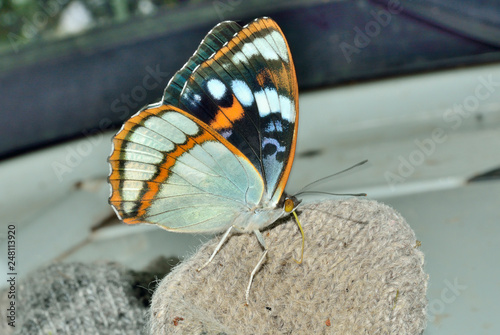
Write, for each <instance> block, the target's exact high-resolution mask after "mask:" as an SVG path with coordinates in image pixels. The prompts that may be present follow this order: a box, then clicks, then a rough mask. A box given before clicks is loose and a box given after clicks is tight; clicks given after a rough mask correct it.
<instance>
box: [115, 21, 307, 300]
mask: <svg viewBox="0 0 500 335" xmlns="http://www.w3.org/2000/svg"><path fill="white" fill-rule="evenodd" d="M297 127H298V87H297V79H296V74H295V68H294V65H293V61H292V56H291V53H290V49H289V46H288V43H287V41H286V39H285V36H284V35H283V32H282V31H281V29H280V28H279V26H278V25H277V24H276V22H274V21H273V20H272V19H270V18H267V17H263V18H259V19H256V20H254V21H253V22H251V23H249V24H247V25H245V26H243V27H242V26H240V25H239V24H237V23H236V22H233V21H225V22H222V23H220V24H218V25H217V26H215V27H214V28H213V29H212V30H211V31H210V32H209V33H208V34H207V36H206V37H205V38H204V39H203V41H202V42H201V44H200V46H199V47H198V49H197V50H196V52H195V53H194V54H193V56H192V57H191V58H190V59H189V60H188V62H187V63H186V64H185V65H184V66H183V67H182V68H181V69H180V70H179V71H178V72H177V73H176V74H175V75H174V76H173V77H172V79H171V80H170V82H169V83H168V85H167V87H166V89H165V92H164V95H163V99H162V101H160V102H158V103H156V104H152V105H149V106H147V107H145V108H143V109H142V110H140V111H139V112H138V113H137V114H135V115H133V116H132V117H131V118H130V119H129V120H128V121H126V122H125V124H124V125H123V126H122V127H121V129H120V130H119V131H118V133H117V134H116V135H115V137H114V139H113V142H112V143H113V148H112V152H111V155H110V157H109V159H108V161H109V164H110V170H111V172H110V175H109V178H108V181H109V184H110V186H111V195H110V198H109V203H110V204H111V206H112V207H113V209H114V210H115V212H116V214H117V216H118V218H119V219H120V220H122V221H124V222H125V223H127V224H137V223H150V224H155V225H157V226H159V227H161V228H164V229H166V230H169V231H174V232H180V233H221V232H224V231H225V234H224V235H223V237H222V239H221V241H220V243H219V245H218V246H217V247H216V250H215V251H214V253H213V254H212V255H211V257H210V258H209V260H208V261H207V262H206V263H205V264H204V265H203V266H202V268H203V267H204V266H206V265H207V264H209V263H210V262H211V260H212V259H213V258H214V256H215V254H216V253H217V252H218V251H219V250H220V248H221V247H222V245H223V244H224V242H225V240H226V239H227V238H228V236H230V233H231V232H233V231H236V232H240V233H254V234H255V236H256V237H257V240H258V241H259V243H260V244H261V246H262V247H263V249H264V252H263V254H262V256H261V258H260V260H259V262H258V264H257V266H256V267H255V268H254V270H253V271H252V273H251V276H250V281H249V284H248V287H247V291H246V300H247V303H248V295H249V291H250V286H251V283H252V279H253V276H254V275H255V273H256V272H257V270H258V269H259V267H260V265H261V264H262V262H263V260H264V258H265V257H266V254H267V246H266V243H265V241H264V237H263V236H262V233H261V230H263V229H264V228H266V227H267V226H269V225H270V224H272V223H274V222H275V221H276V220H278V219H279V218H281V217H284V216H286V215H288V214H290V213H293V214H294V215H295V217H296V218H297V216H296V214H295V209H296V208H297V206H298V204H299V203H300V202H299V201H298V200H297V199H296V198H295V197H293V196H288V195H287V194H286V193H285V192H284V189H285V186H286V183H287V180H288V176H289V174H290V170H291V168H292V163H293V159H294V155H295V146H296V141H297ZM297 222H298V219H297ZM299 227H300V223H299ZM300 229H301V231H302V228H301V227H300ZM302 238H303V240H302V241H303V242H304V235H302ZM200 269H201V268H200Z"/></svg>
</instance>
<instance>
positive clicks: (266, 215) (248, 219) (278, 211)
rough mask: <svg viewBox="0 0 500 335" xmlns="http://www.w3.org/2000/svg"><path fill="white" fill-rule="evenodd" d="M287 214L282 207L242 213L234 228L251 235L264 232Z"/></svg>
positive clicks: (263, 208) (256, 209) (257, 209)
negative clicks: (260, 231)
mask: <svg viewBox="0 0 500 335" xmlns="http://www.w3.org/2000/svg"><path fill="white" fill-rule="evenodd" d="M285 214H287V213H286V212H285V210H284V209H283V208H282V207H274V208H265V207H261V206H259V207H256V208H254V209H251V210H249V211H243V212H241V213H240V214H239V215H238V217H237V218H236V220H235V221H234V227H235V228H236V230H237V231H239V232H241V233H250V232H253V231H254V230H262V229H264V228H266V227H267V226H269V225H270V224H272V223H273V222H275V221H276V220H278V219H279V218H281V217H282V216H284V215H285Z"/></svg>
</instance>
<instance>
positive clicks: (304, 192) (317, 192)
mask: <svg viewBox="0 0 500 335" xmlns="http://www.w3.org/2000/svg"><path fill="white" fill-rule="evenodd" d="M301 194H328V195H340V196H350V197H366V193H332V192H324V191H302V192H299V193H297V194H295V196H297V195H301Z"/></svg>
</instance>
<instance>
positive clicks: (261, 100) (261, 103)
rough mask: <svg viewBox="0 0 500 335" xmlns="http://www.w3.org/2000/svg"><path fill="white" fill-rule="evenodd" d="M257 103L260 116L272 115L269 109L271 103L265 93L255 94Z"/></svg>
mask: <svg viewBox="0 0 500 335" xmlns="http://www.w3.org/2000/svg"><path fill="white" fill-rule="evenodd" d="M254 95H255V101H256V102H257V108H258V110H259V115H260V116H261V117H265V116H267V115H269V113H271V110H270V109H269V103H268V101H267V97H266V93H264V91H259V92H255V93H254Z"/></svg>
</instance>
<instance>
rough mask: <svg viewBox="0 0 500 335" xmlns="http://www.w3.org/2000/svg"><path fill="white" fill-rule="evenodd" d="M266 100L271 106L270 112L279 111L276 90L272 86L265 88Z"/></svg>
mask: <svg viewBox="0 0 500 335" xmlns="http://www.w3.org/2000/svg"><path fill="white" fill-rule="evenodd" d="M265 92H266V96H267V101H268V102H269V107H270V108H271V113H279V112H280V102H279V98H278V92H276V90H275V89H274V88H266V89H265Z"/></svg>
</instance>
